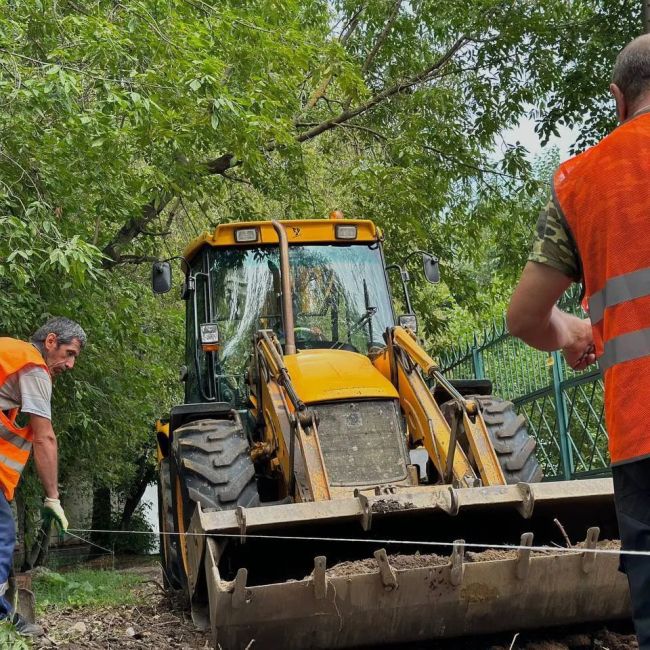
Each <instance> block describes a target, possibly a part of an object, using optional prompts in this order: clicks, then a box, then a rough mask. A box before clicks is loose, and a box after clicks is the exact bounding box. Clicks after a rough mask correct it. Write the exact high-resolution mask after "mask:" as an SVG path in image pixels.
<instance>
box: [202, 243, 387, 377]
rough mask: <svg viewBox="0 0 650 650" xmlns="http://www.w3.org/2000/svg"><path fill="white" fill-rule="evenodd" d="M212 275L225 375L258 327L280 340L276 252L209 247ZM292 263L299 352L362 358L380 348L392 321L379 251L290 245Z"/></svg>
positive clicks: (236, 369) (242, 361) (238, 367)
mask: <svg viewBox="0 0 650 650" xmlns="http://www.w3.org/2000/svg"><path fill="white" fill-rule="evenodd" d="M210 254H211V258H210V271H211V280H212V283H213V288H214V290H213V295H214V302H215V316H216V320H217V322H218V323H219V335H220V339H221V340H222V342H223V344H222V345H223V347H222V349H221V353H220V357H221V359H220V360H221V365H222V372H225V373H227V374H235V375H237V374H240V373H241V372H242V371H243V370H244V367H245V365H246V362H247V360H248V354H249V352H250V349H251V339H252V336H253V334H254V333H255V332H256V331H257V330H258V329H272V330H273V331H274V332H275V333H276V334H277V335H278V338H279V339H280V340H281V341H282V342H284V331H283V328H282V311H281V290H280V251H279V249H278V248H277V247H260V248H251V249H241V248H240V249H233V248H228V249H225V248H224V249H218V248H215V249H212V250H211V251H210ZM289 264H290V267H291V286H292V291H293V309H294V319H295V337H296V346H297V347H298V349H310V348H333V349H336V348H338V349H345V350H352V351H357V352H360V353H362V354H366V353H367V352H368V350H369V349H370V348H371V347H372V346H373V345H380V346H383V345H384V342H383V337H382V335H383V333H384V331H385V330H386V328H387V327H390V326H392V325H393V324H394V318H393V311H392V308H391V304H390V298H389V293H388V287H387V285H386V276H385V273H384V266H383V261H382V256H381V251H380V250H379V247H378V246H377V245H376V244H375V245H371V246H368V245H352V246H333V245H318V246H290V247H289Z"/></svg>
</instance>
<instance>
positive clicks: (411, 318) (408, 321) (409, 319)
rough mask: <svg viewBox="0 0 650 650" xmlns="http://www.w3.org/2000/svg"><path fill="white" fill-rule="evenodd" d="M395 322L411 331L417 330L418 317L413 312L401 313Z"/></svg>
mask: <svg viewBox="0 0 650 650" xmlns="http://www.w3.org/2000/svg"><path fill="white" fill-rule="evenodd" d="M397 322H398V323H399V325H400V326H401V327H405V328H408V329H410V330H411V331H412V332H413V333H415V332H417V331H418V319H417V317H416V315H415V314H402V315H401V316H398V317H397Z"/></svg>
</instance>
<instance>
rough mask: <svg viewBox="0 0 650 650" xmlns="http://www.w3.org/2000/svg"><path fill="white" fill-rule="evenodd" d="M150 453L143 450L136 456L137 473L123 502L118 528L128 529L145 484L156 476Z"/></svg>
mask: <svg viewBox="0 0 650 650" xmlns="http://www.w3.org/2000/svg"><path fill="white" fill-rule="evenodd" d="M150 455H151V450H150V449H148V450H145V452H144V453H143V454H142V455H141V456H140V458H138V461H137V463H136V467H137V473H136V476H135V479H134V481H133V487H132V488H131V490H130V491H129V493H128V494H127V497H126V501H125V502H124V509H123V511H122V517H121V518H120V530H129V529H130V526H131V518H132V517H133V513H134V512H135V510H136V508H137V507H138V505H140V501H141V500H142V495H143V494H144V492H145V490H146V489H147V485H149V484H150V483H152V482H153V481H154V480H155V478H156V468H155V466H154V465H153V464H152V463H150V462H149V456H150Z"/></svg>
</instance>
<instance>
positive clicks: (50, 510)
mask: <svg viewBox="0 0 650 650" xmlns="http://www.w3.org/2000/svg"><path fill="white" fill-rule="evenodd" d="M43 519H45V520H46V521H47V520H48V519H49V520H50V521H52V520H53V521H54V523H55V524H56V527H57V528H58V530H59V537H60V538H63V536H64V535H65V533H66V532H67V531H68V520H67V518H66V516H65V512H63V508H62V507H61V502H60V501H59V500H58V499H50V498H49V497H45V499H44V500H43Z"/></svg>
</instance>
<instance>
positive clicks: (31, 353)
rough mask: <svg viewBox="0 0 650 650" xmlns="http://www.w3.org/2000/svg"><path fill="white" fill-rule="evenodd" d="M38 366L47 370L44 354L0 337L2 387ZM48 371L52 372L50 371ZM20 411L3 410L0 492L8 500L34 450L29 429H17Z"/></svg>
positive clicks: (17, 341)
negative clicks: (30, 453) (26, 370)
mask: <svg viewBox="0 0 650 650" xmlns="http://www.w3.org/2000/svg"><path fill="white" fill-rule="evenodd" d="M35 366H38V367H40V368H44V369H45V370H47V365H46V363H45V361H44V359H43V357H42V356H41V353H40V352H39V351H38V350H37V349H36V348H35V347H34V346H33V345H31V344H30V343H26V342H25V341H19V340H18V339H10V338H4V337H3V338H0V386H2V385H3V384H4V383H5V382H6V381H7V379H8V378H9V377H11V376H12V375H14V374H16V373H17V372H20V371H21V370H25V369H27V368H32V367H35ZM48 372H49V371H48ZM18 411H19V409H17V408H15V409H12V410H11V411H9V413H8V414H5V413H4V412H3V411H1V410H0V489H2V491H3V492H4V494H5V496H6V497H7V500H8V501H11V500H12V499H13V498H14V490H15V489H16V486H17V485H18V481H19V480H20V475H21V474H22V471H23V468H24V467H25V464H26V463H27V460H28V458H29V452H30V451H31V449H32V439H33V434H32V431H31V429H30V427H29V425H28V426H25V427H18V426H16V424H15V422H16V416H17V415H18Z"/></svg>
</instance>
